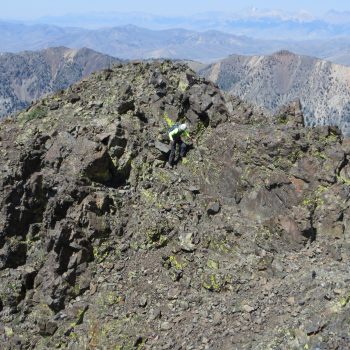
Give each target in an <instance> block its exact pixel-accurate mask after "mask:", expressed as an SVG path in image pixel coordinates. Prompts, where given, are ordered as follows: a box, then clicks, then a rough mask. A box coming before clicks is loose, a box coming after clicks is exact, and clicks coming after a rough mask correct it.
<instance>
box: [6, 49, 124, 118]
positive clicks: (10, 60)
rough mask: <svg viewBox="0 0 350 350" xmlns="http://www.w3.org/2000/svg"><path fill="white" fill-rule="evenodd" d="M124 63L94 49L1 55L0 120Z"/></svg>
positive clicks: (51, 50) (48, 50)
mask: <svg viewBox="0 0 350 350" xmlns="http://www.w3.org/2000/svg"><path fill="white" fill-rule="evenodd" d="M119 62H121V60H119V59H117V58H113V57H110V56H106V55H103V54H100V53H97V52H95V51H93V50H90V49H87V48H83V49H68V48H65V47H56V48H49V49H45V50H42V51H36V52H33V51H24V52H21V53H18V54H10V53H5V54H1V55H0V66H1V69H0V79H1V81H2V86H1V88H0V103H1V104H0V117H3V116H5V115H8V114H11V113H14V112H16V111H18V110H20V109H24V108H26V107H28V106H29V105H30V103H31V102H32V101H34V100H37V99H38V98H40V97H42V96H43V95H45V94H49V93H52V92H56V91H58V90H60V89H65V88H67V87H68V86H69V85H71V84H73V83H75V82H76V81H78V80H80V79H81V78H83V77H85V76H87V75H89V74H91V73H92V72H94V71H96V70H100V69H102V68H108V67H109V66H111V65H112V64H113V63H119Z"/></svg>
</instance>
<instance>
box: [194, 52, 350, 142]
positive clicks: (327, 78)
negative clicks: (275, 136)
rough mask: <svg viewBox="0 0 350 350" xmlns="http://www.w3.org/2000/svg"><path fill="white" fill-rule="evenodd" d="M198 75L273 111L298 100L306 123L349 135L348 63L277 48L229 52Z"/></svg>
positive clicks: (349, 83)
mask: <svg viewBox="0 0 350 350" xmlns="http://www.w3.org/2000/svg"><path fill="white" fill-rule="evenodd" d="M199 73H200V74H201V75H203V76H204V77H206V78H207V79H210V80H212V81H213V82H215V83H216V84H218V85H219V87H220V88H222V89H223V90H224V91H227V92H229V93H230V94H232V95H234V96H239V97H240V98H241V99H243V100H244V101H247V102H249V103H252V104H254V105H256V106H260V107H262V108H265V109H266V110H267V111H269V112H270V113H272V114H275V113H277V112H278V110H279V109H280V108H281V107H282V106H284V105H286V104H288V103H290V102H291V101H294V100H295V99H297V98H298V99H300V101H301V104H302V109H303V113H304V117H305V122H306V124H307V125H308V126H314V125H337V126H339V127H340V128H341V129H342V131H343V133H344V134H345V135H347V136H349V135H350V124H349V106H350V105H349V98H350V80H349V74H350V68H349V67H346V66H341V65H339V64H334V63H332V62H328V61H325V60H320V59H317V58H314V57H309V56H303V55H296V54H293V53H291V52H289V51H286V50H282V51H279V52H276V53H275V54H272V55H267V56H240V55H232V56H230V57H228V58H226V59H224V60H222V61H219V62H216V63H213V64H211V65H208V66H207V67H205V68H200V69H199Z"/></svg>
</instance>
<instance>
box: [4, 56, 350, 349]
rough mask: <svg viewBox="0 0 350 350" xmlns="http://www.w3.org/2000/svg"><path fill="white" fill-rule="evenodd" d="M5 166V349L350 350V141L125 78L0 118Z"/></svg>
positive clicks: (194, 87)
mask: <svg viewBox="0 0 350 350" xmlns="http://www.w3.org/2000/svg"><path fill="white" fill-rule="evenodd" d="M184 121H186V122H187V123H188V125H189V131H190V134H191V137H192V140H187V143H188V145H189V147H188V154H187V157H186V158H184V159H183V160H182V161H181V162H178V164H177V165H176V166H175V167H174V168H173V169H169V168H168V167H166V160H167V158H168V153H169V144H168V137H167V129H168V125H170V124H171V123H172V122H184ZM0 155H1V161H0V168H1V172H0V174H1V179H0V181H1V186H0V203H1V213H0V247H1V249H0V278H1V285H0V339H1V349H77V350H78V349H79V350H80V349H178V350H180V349H196V350H197V349H228V350H231V349H239V350H241V349H257V350H258V349H261V350H265V349H276V350H277V349H310V350H311V349H314V350H316V349H348V346H349V341H350V313H349V309H350V286H349V281H350V273H349V260H350V228H349V226H348V225H349V213H350V209H349V198H350V193H349V184H350V165H349V155H350V142H349V140H347V139H344V138H343V137H342V136H341V135H340V132H339V129H337V128H332V127H315V128H305V127H304V118H303V114H302V111H301V107H300V103H299V102H297V101H296V102H294V103H292V104H291V105H289V106H287V107H286V108H284V109H283V110H281V111H280V112H279V113H278V117H276V118H275V119H272V118H266V117H265V116H264V115H263V114H262V113H261V112H259V111H258V110H256V109H255V108H253V107H251V106H249V105H248V104H245V103H243V102H241V101H240V100H239V99H238V98H235V97H231V96H225V95H224V94H223V93H222V92H221V91H220V90H219V89H218V88H217V87H216V85H214V84H213V83H211V82H208V81H206V80H204V79H203V78H200V77H198V76H197V75H196V74H195V73H194V72H193V71H191V70H190V69H189V68H187V67H186V66H184V65H181V64H173V63H171V62H169V61H164V62H152V63H140V62H133V63H129V64H127V65H116V66H114V67H113V68H112V69H108V70H104V71H101V72H99V73H94V74H93V75H92V76H90V77H89V78H86V79H84V80H82V81H81V82H79V83H78V84H76V85H73V86H72V87H71V88H69V89H68V90H66V91H61V92H60V93H57V94H56V95H53V96H51V97H46V98H44V99H43V100H41V101H40V102H37V103H36V104H34V105H32V106H31V107H30V109H28V110H27V111H25V112H22V113H20V114H19V115H18V117H17V118H16V119H9V118H7V119H5V120H4V121H2V122H1V124H0Z"/></svg>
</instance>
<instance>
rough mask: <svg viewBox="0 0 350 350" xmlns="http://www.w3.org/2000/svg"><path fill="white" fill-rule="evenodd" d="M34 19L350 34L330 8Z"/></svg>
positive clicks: (292, 35)
mask: <svg viewBox="0 0 350 350" xmlns="http://www.w3.org/2000/svg"><path fill="white" fill-rule="evenodd" d="M37 22H39V23H42V24H51V25H58V26H71V27H84V28H89V29H96V28H102V27H116V26H124V25H128V24H133V25H137V26H141V27H145V28H148V29H153V30H164V29H173V28H183V29H187V30H193V31H208V30H219V31H223V32H226V33H231V34H235V35H247V36H250V37H254V38H260V39H299V40H300V39H302V40H304V39H320V38H333V37H335V36H349V35H350V13H349V12H336V11H330V12H328V13H327V14H325V15H324V16H319V17H315V16H313V15H311V14H309V13H307V12H305V11H300V12H296V13H286V12H283V11H280V10H269V9H267V10H261V9H257V8H248V9H246V10H244V11H241V12H239V13H222V12H210V13H199V14H194V15H191V16H160V15H152V14H148V13H141V12H130V13H113V12H112V13H88V14H84V15H74V14H71V15H65V16H50V17H44V18H41V19H39V20H38V21H37Z"/></svg>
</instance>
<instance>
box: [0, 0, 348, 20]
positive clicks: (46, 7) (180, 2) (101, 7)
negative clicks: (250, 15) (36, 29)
mask: <svg viewBox="0 0 350 350" xmlns="http://www.w3.org/2000/svg"><path fill="white" fill-rule="evenodd" d="M0 5H1V6H0V8H1V10H0V18H2V19H34V18H39V17H41V16H46V15H64V14H72V13H84V12H85V13H86V12H112V11H113V12H118V11H122V12H128V11H141V12H147V13H153V14H162V15H180V14H183V15H189V14H193V13H200V12H208V11H219V12H221V11H223V12H235V11H239V10H242V9H244V8H248V7H257V8H259V9H282V10H286V11H293V12H294V11H301V10H305V11H307V12H309V13H311V14H313V15H320V14H324V13H325V12H327V11H328V10H330V9H335V10H338V11H350V1H349V0H333V1H329V0H293V1H281V0H247V1H242V0H240V1H236V0H174V1H172V0H170V1H169V0H162V1H161V0H56V1H51V0H10V1H9V0H0Z"/></svg>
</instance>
